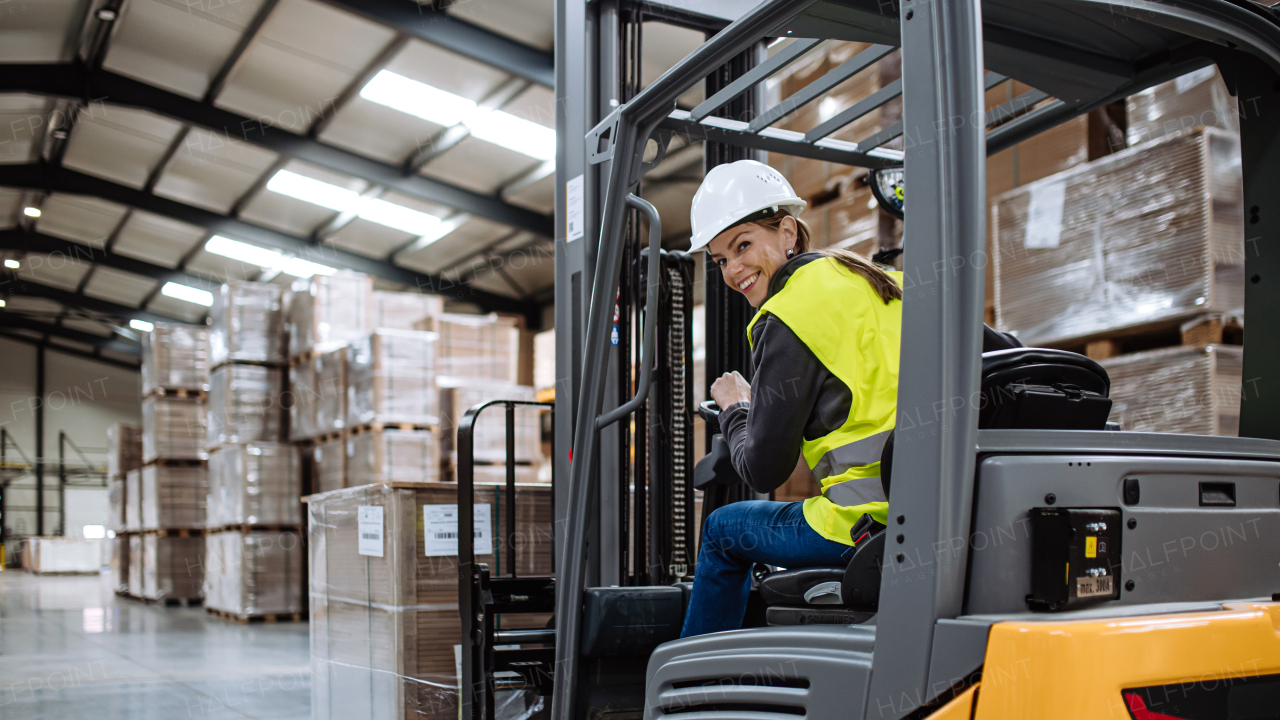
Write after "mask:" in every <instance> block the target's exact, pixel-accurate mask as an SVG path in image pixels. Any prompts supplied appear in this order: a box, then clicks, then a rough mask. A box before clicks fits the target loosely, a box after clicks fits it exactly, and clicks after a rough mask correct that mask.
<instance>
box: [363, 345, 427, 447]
mask: <svg viewBox="0 0 1280 720" xmlns="http://www.w3.org/2000/svg"><path fill="white" fill-rule="evenodd" d="M436 340H437V335H436V334H435V333H433V332H422V331H416V330H391V329H380V330H379V331H378V332H376V333H373V334H372V335H368V336H366V337H364V338H362V339H360V340H358V341H356V342H355V343H353V344H352V345H351V347H350V348H349V350H348V355H347V403H346V406H347V422H346V426H347V427H352V428H354V427H360V426H363V425H370V424H375V425H376V424H393V423H396V424H398V423H404V424H410V425H431V426H435V425H438V424H439V422H440V412H439V408H438V391H437V389H436V373H435V355H436Z"/></svg>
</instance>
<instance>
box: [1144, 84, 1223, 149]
mask: <svg viewBox="0 0 1280 720" xmlns="http://www.w3.org/2000/svg"><path fill="white" fill-rule="evenodd" d="M1125 108H1126V112H1127V118H1128V121H1129V123H1128V128H1127V129H1126V133H1125V134H1126V135H1127V136H1128V142H1129V145H1137V144H1139V143H1144V142H1147V141H1148V140H1155V139H1157V138H1160V137H1164V136H1165V135H1174V134H1177V133H1180V132H1183V131H1185V130H1191V129H1192V128H1197V127H1215V128H1219V129H1222V130H1226V131H1228V132H1232V133H1238V132H1240V110H1239V107H1238V106H1237V105H1236V100H1235V98H1233V97H1231V92H1230V91H1229V90H1227V84H1226V83H1225V82H1223V80H1222V75H1220V74H1219V73H1218V69H1217V68H1216V67H1214V66H1212V65H1210V66H1209V67H1204V68H1200V69H1199V70H1194V71H1192V72H1189V73H1187V74H1186V75H1183V76H1182V77H1179V78H1175V79H1173V80H1170V81H1168V82H1163V83H1160V84H1159V85H1155V86H1152V87H1149V88H1147V89H1146V90H1143V91H1142V92H1140V93H1136V94H1134V95H1130V96H1129V98H1128V99H1127V100H1126V101H1125Z"/></svg>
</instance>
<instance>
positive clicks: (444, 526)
mask: <svg viewBox="0 0 1280 720" xmlns="http://www.w3.org/2000/svg"><path fill="white" fill-rule="evenodd" d="M422 533H423V536H422V539H423V545H425V546H426V555H427V557H445V556H449V555H457V554H458V506H457V505H423V506H422ZM472 533H473V537H474V538H475V549H476V555H477V556H480V555H492V554H493V521H492V518H491V516H490V511H489V504H488V503H485V504H482V505H476V506H475V523H474V525H473V529H472Z"/></svg>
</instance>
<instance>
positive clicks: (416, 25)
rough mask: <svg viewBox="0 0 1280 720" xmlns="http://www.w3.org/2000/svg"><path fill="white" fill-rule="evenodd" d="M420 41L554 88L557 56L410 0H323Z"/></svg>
mask: <svg viewBox="0 0 1280 720" xmlns="http://www.w3.org/2000/svg"><path fill="white" fill-rule="evenodd" d="M322 1H323V2H325V3H327V4H329V5H333V6H335V7H340V8H342V9H344V10H347V11H349V12H352V13H355V14H356V15H361V16H363V17H365V18H368V19H370V20H373V21H374V22H378V23H381V24H383V25H386V26H388V27H391V28H395V29H396V30H399V31H401V32H404V33H407V34H408V35H411V36H413V37H415V38H418V39H419V40H425V41H427V42H429V43H431V44H432V45H436V46H438V47H442V48H444V49H446V50H451V51H453V52H455V53H457V54H459V55H461V56H463V57H466V58H470V59H472V60H475V61H477V62H482V63H484V64H485V65H488V66H490V67H494V68H497V69H499V70H501V71H503V72H505V73H510V74H511V75H515V76H516V77H522V78H524V79H526V80H529V81H530V82H535V83H538V84H539V85H542V86H543V87H548V88H553V89H554V88H555V85H556V70H555V58H554V55H553V54H552V53H551V52H549V51H547V50H541V49H539V48H536V47H533V46H532V45H526V44H524V43H522V42H520V41H519V40H514V39H512V38H509V37H507V36H506V35H501V34H499V33H496V32H494V31H492V30H488V29H486V28H482V27H480V26H479V25H473V24H472V23H469V22H467V21H466V20H461V19H459V18H455V17H451V16H450V15H449V14H448V13H446V12H444V11H441V10H433V9H432V8H431V7H430V6H429V5H421V4H419V3H417V2H410V1H409V0H322Z"/></svg>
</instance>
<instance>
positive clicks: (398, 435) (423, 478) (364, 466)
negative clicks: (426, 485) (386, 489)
mask: <svg viewBox="0 0 1280 720" xmlns="http://www.w3.org/2000/svg"><path fill="white" fill-rule="evenodd" d="M346 477H347V479H346V485H347V486H349V487H355V486H358V485H367V484H369V483H375V482H410V483H419V482H437V481H438V480H439V479H440V438H439V436H438V435H436V433H434V432H431V431H430V430H392V429H386V430H372V431H366V432H360V433H358V434H356V435H352V436H351V437H349V438H347V476H346Z"/></svg>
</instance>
